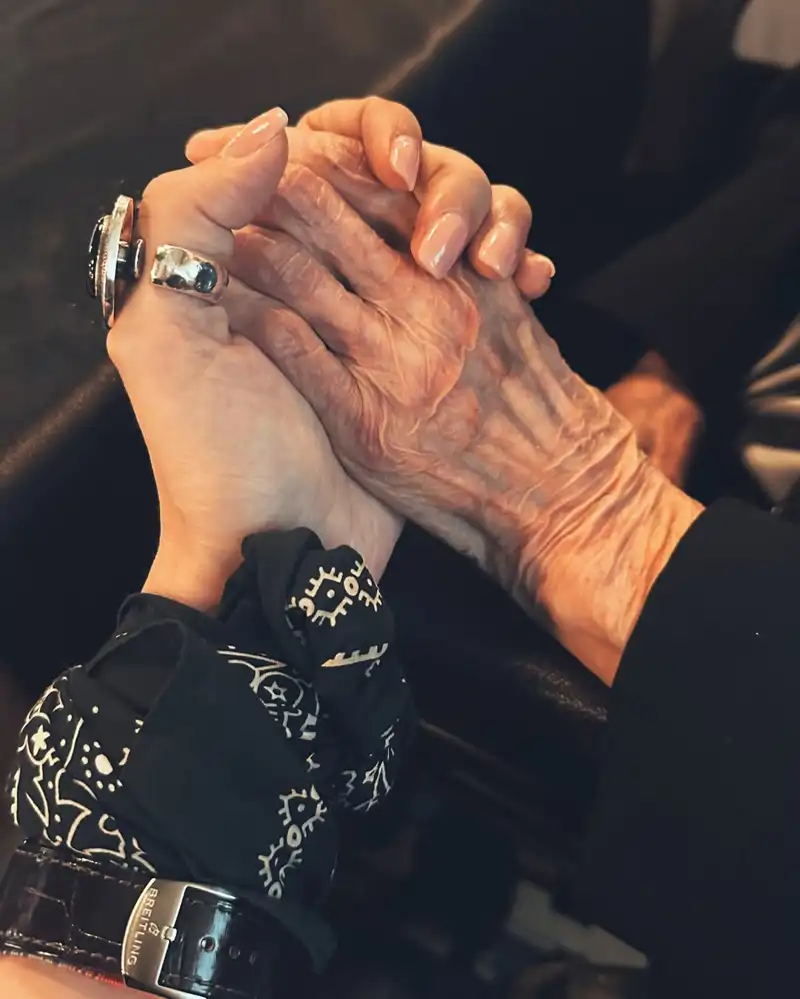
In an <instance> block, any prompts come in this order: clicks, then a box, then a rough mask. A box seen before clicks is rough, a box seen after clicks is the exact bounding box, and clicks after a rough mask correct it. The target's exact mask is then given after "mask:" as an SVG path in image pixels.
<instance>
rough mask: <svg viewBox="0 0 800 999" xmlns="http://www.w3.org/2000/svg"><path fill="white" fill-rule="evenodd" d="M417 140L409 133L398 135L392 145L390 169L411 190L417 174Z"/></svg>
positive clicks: (418, 151) (418, 152) (414, 184)
mask: <svg viewBox="0 0 800 999" xmlns="http://www.w3.org/2000/svg"><path fill="white" fill-rule="evenodd" d="M419 156H420V150H419V142H418V141H417V140H416V139H415V138H413V137H412V136H410V135H398V136H397V138H396V139H395V140H394V144H393V146H392V155H391V164H392V169H393V170H394V172H395V173H396V174H397V176H398V177H400V178H401V180H402V181H403V183H404V184H405V185H406V187H407V188H408V189H409V191H413V190H414V188H415V186H416V183H417V175H418V174H419Z"/></svg>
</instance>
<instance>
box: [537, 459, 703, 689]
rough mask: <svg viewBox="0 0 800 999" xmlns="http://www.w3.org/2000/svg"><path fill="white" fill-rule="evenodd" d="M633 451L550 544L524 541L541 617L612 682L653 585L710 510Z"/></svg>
mask: <svg viewBox="0 0 800 999" xmlns="http://www.w3.org/2000/svg"><path fill="white" fill-rule="evenodd" d="M626 457H627V460H626V461H623V462H621V463H620V467H618V468H617V469H615V474H614V475H613V476H608V477H607V478H606V479H605V481H604V483H603V486H602V487H601V488H600V489H599V490H598V492H597V493H596V494H595V495H594V496H593V497H592V498H591V500H588V501H587V502H586V504H585V507H584V509H583V510H582V513H581V516H577V517H574V518H573V519H572V520H571V522H570V523H562V524H561V526H560V529H559V530H557V531H556V534H555V535H554V536H553V537H552V539H551V541H550V543H549V544H547V545H542V543H541V537H540V536H536V537H534V540H533V546H531V545H530V544H529V543H526V542H525V540H524V538H523V539H522V542H521V544H520V552H521V558H520V562H519V566H518V570H517V586H518V588H519V589H520V590H521V591H522V592H523V593H524V594H525V595H526V596H527V597H528V599H529V601H530V606H531V610H532V612H533V613H534V615H535V616H536V617H538V618H539V619H540V620H541V621H542V622H543V623H544V624H546V626H547V627H548V629H549V630H550V631H551V632H552V633H553V634H554V635H555V637H556V638H558V640H559V641H560V642H561V644H562V645H564V647H565V648H567V649H568V650H569V651H570V652H572V653H573V654H574V655H575V656H576V657H577V658H578V659H580V660H581V662H583V664H584V665H585V666H586V667H587V668H588V669H590V670H591V671H592V672H593V673H594V674H595V675H596V676H598V677H599V678H600V679H601V680H603V682H604V683H606V684H608V685H609V686H610V685H611V684H613V682H614V678H615V676H616V673H617V669H618V667H619V664H620V660H621V659H622V655H623V652H624V651H625V648H626V646H627V644H628V640H629V639H630V636H631V634H632V633H633V629H634V627H635V626H636V623H637V621H638V620H639V617H640V616H641V613H642V610H643V608H644V605H645V602H646V600H647V598H648V596H649V594H650V590H651V589H652V587H653V584H654V583H655V581H656V579H657V578H658V577H659V575H660V574H661V572H662V571H663V569H664V568H665V567H666V565H667V563H668V561H669V560H670V558H671V556H672V554H673V552H674V551H675V548H676V547H677V545H678V543H679V542H680V540H681V538H683V536H684V535H685V534H686V532H687V531H688V530H689V528H690V527H691V526H692V524H693V523H694V521H695V520H696V519H697V517H698V516H699V515H700V514H701V513H702V510H703V507H702V506H701V505H700V504H699V503H697V502H696V501H695V500H693V499H692V498H691V497H689V496H687V495H686V494H685V493H684V492H682V491H681V490H680V489H678V488H677V487H676V486H674V485H672V483H671V482H669V480H668V479H666V478H665V476H663V475H662V474H661V472H659V471H658V469H656V468H655V467H653V466H652V465H651V464H650V463H649V462H648V461H646V459H645V458H644V457H643V456H642V455H641V454H640V453H639V452H638V451H637V450H636V449H635V446H634V447H633V450H632V453H631V454H629V455H628V456H626ZM626 466H627V467H626Z"/></svg>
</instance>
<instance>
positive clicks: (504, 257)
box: [478, 222, 522, 278]
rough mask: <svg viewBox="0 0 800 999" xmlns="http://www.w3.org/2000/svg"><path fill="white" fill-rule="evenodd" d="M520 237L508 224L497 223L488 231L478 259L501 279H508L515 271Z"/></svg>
mask: <svg viewBox="0 0 800 999" xmlns="http://www.w3.org/2000/svg"><path fill="white" fill-rule="evenodd" d="M521 242H522V237H521V235H520V233H519V230H518V229H517V227H516V226H514V225H512V224H511V223H510V222H498V223H497V225H496V226H494V227H493V228H492V229H490V230H489V233H488V235H487V236H486V239H484V241H483V245H482V246H481V248H480V251H479V252H478V259H479V260H480V261H481V263H483V264H486V266H487V267H489V268H491V269H492V270H493V271H494V272H495V274H497V275H498V276H499V277H501V278H509V277H511V275H512V274H513V273H514V271H515V270H516V269H517V260H518V258H519V251H520V243H521Z"/></svg>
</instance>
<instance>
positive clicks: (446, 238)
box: [418, 212, 468, 278]
mask: <svg viewBox="0 0 800 999" xmlns="http://www.w3.org/2000/svg"><path fill="white" fill-rule="evenodd" d="M467 235H468V229H467V223H466V222H465V221H464V219H463V218H462V217H461V216H460V215H459V214H458V213H457V212H447V213H446V214H444V215H442V217H441V218H439V219H437V220H436V222H434V223H433V225H432V226H431V227H430V229H429V230H428V233H427V235H426V236H425V238H424V239H423V240H422V243H421V244H420V248H419V253H418V260H419V263H420V265H421V266H422V267H424V268H425V270H426V271H428V272H429V273H430V274H432V275H433V276H434V277H435V278H443V277H445V275H446V274H448V273H449V272H450V269H451V268H452V266H453V264H455V262H456V261H457V260H458V258H459V257H460V256H461V254H462V253H463V252H464V247H465V245H466V242H467Z"/></svg>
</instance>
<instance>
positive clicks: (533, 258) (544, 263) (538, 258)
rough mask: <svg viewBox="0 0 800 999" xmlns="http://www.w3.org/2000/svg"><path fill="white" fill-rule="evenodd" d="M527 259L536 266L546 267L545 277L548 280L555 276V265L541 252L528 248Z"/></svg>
mask: <svg viewBox="0 0 800 999" xmlns="http://www.w3.org/2000/svg"><path fill="white" fill-rule="evenodd" d="M527 257H528V261H529V262H530V263H532V264H535V265H536V266H537V267H542V268H546V269H547V277H548V279H549V280H550V281H552V280H553V278H554V277H555V276H556V265H555V264H554V263H553V261H552V260H551V259H550V258H549V257H546V256H545V255H544V254H543V253H534V252H533V250H528V253H527Z"/></svg>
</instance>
